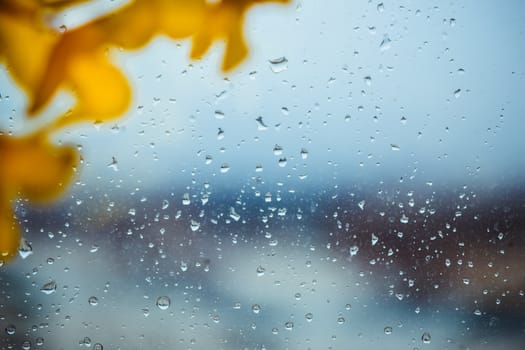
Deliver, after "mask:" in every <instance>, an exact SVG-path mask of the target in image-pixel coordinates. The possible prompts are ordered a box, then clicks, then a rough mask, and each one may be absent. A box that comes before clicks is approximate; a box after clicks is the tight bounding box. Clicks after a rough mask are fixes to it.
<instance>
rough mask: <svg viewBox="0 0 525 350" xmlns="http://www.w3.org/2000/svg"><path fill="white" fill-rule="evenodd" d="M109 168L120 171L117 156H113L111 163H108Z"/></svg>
mask: <svg viewBox="0 0 525 350" xmlns="http://www.w3.org/2000/svg"><path fill="white" fill-rule="evenodd" d="M108 168H111V169H113V171H118V161H117V158H115V157H111V163H109V164H108Z"/></svg>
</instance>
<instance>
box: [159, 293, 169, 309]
mask: <svg viewBox="0 0 525 350" xmlns="http://www.w3.org/2000/svg"><path fill="white" fill-rule="evenodd" d="M156 304H157V307H158V308H159V309H161V310H167V309H168V308H169V307H170V305H171V300H170V298H169V297H167V296H165V295H164V296H161V297H158V299H157V303H156Z"/></svg>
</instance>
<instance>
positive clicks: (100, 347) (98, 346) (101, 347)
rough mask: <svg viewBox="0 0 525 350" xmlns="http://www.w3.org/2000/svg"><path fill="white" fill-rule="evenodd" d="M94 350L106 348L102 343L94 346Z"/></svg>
mask: <svg viewBox="0 0 525 350" xmlns="http://www.w3.org/2000/svg"><path fill="white" fill-rule="evenodd" d="M93 350H104V346H102V344H100V343H96V344H95V345H93Z"/></svg>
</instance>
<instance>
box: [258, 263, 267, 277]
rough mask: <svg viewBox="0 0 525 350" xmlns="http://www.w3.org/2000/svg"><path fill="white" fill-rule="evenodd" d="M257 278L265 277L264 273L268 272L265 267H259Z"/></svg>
mask: <svg viewBox="0 0 525 350" xmlns="http://www.w3.org/2000/svg"><path fill="white" fill-rule="evenodd" d="M256 271H257V276H262V275H264V272H265V271H266V269H265V268H264V267H262V266H261V265H259V266H257V270H256Z"/></svg>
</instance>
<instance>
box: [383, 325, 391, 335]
mask: <svg viewBox="0 0 525 350" xmlns="http://www.w3.org/2000/svg"><path fill="white" fill-rule="evenodd" d="M384 332H385V334H387V335H390V334H392V327H390V326H387V327H385V329H384Z"/></svg>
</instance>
